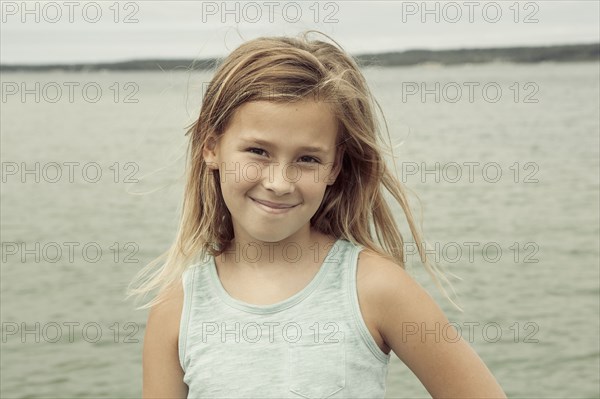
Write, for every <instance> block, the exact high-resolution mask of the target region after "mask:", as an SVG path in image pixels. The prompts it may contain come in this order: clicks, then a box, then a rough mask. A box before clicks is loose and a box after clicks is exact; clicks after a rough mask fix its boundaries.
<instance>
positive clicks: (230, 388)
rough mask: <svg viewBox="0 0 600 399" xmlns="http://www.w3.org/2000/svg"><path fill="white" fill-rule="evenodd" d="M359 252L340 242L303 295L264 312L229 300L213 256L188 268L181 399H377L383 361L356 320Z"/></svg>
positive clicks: (360, 321) (385, 359)
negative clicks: (184, 391)
mask: <svg viewBox="0 0 600 399" xmlns="http://www.w3.org/2000/svg"><path fill="white" fill-rule="evenodd" d="M362 249H363V247H362V246H357V245H354V244H352V243H351V242H350V241H348V240H345V239H338V240H337V241H336V242H335V243H334V245H333V246H332V247H331V248H330V250H329V252H328V254H327V256H326V258H325V260H324V262H323V264H322V265H321V268H320V269H319V271H318V272H317V274H316V275H315V277H314V278H313V280H312V281H311V282H310V283H309V284H308V285H307V286H306V287H305V288H304V289H302V291H300V292H298V293H296V294H294V295H293V296H291V297H289V298H288V299H286V300H284V301H281V302H278V303H275V304H270V305H254V304H249V303H246V302H243V301H240V300H238V299H236V298H233V297H231V296H230V295H229V294H228V293H227V291H226V290H225V289H224V288H223V285H222V284H221V281H220V280H219V277H218V274H217V269H216V265H215V262H214V257H212V256H207V257H206V258H205V259H204V260H203V261H201V262H199V263H197V264H194V265H192V266H191V267H190V268H188V269H187V270H186V271H185V272H184V274H183V288H184V302H183V310H182V315H181V325H180V330H179V360H180V363H181V367H182V368H183V370H184V372H185V376H184V382H185V383H186V384H187V385H188V387H189V393H188V398H383V397H384V396H385V384H386V377H387V371H388V364H389V360H390V355H389V354H388V355H386V354H385V353H384V352H382V351H381V350H380V349H379V347H378V346H377V343H376V342H375V340H374V339H373V337H372V336H371V334H370V332H369V330H368V328H367V326H366V324H365V322H364V319H363V318H362V315H361V313H360V308H359V303H358V295H357V290H356V270H357V259H358V253H359V252H360V251H361V250H362Z"/></svg>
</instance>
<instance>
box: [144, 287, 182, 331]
mask: <svg viewBox="0 0 600 399" xmlns="http://www.w3.org/2000/svg"><path fill="white" fill-rule="evenodd" d="M160 299H161V300H160V302H159V303H157V304H156V305H154V306H153V307H152V308H151V309H150V313H149V314H148V326H147V327H153V326H160V331H161V334H164V335H165V336H169V337H170V338H177V337H178V335H179V322H180V319H181V311H182V309H183V284H182V282H181V279H180V280H178V281H176V282H175V283H173V284H171V285H170V286H169V287H166V288H165V289H164V290H163V291H162V292H161V294H160ZM150 324H152V326H151V325H150Z"/></svg>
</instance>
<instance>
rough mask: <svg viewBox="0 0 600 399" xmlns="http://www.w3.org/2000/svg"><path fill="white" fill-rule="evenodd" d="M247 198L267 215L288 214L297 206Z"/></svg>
mask: <svg viewBox="0 0 600 399" xmlns="http://www.w3.org/2000/svg"><path fill="white" fill-rule="evenodd" d="M249 198H250V199H251V200H252V202H254V203H255V204H256V205H257V206H258V207H259V208H261V209H263V210H265V211H267V212H269V213H285V212H288V211H290V210H291V209H293V208H295V207H296V206H297V205H298V204H296V205H289V204H278V203H275V202H270V201H263V200H257V199H254V198H252V197H249Z"/></svg>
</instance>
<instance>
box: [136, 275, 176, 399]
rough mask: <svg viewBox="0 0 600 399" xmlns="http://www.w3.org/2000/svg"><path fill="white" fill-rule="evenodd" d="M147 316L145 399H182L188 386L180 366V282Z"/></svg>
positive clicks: (171, 287) (161, 294) (162, 293)
mask: <svg viewBox="0 0 600 399" xmlns="http://www.w3.org/2000/svg"><path fill="white" fill-rule="evenodd" d="M159 296H160V301H159V303H157V304H156V305H154V306H153V307H152V308H151V309H150V312H149V314H148V322H147V324H146V332H145V335H144V350H143V355H142V359H143V360H142V363H143V369H144V372H143V374H144V383H143V397H144V398H185V397H186V396H187V385H186V384H185V383H184V382H183V375H184V373H183V370H182V369H181V365H180V362H179V345H178V344H179V323H180V320H181V311H182V308H183V285H182V282H181V279H180V280H178V281H177V282H176V283H174V284H172V285H171V286H169V287H167V288H166V289H164V290H163V291H161V293H160V294H159Z"/></svg>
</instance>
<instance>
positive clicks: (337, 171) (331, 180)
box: [327, 146, 344, 186]
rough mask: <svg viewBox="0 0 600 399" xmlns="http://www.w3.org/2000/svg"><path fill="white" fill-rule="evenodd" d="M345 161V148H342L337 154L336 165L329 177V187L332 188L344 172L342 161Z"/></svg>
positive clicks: (339, 148)
mask: <svg viewBox="0 0 600 399" xmlns="http://www.w3.org/2000/svg"><path fill="white" fill-rule="evenodd" d="M343 159H344V147H343V146H340V147H338V149H337V152H336V154H335V164H334V166H333V168H332V170H331V172H330V173H329V176H328V177H327V185H328V186H331V185H333V183H335V181H336V179H337V177H338V175H339V174H340V172H341V171H342V161H343Z"/></svg>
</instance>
